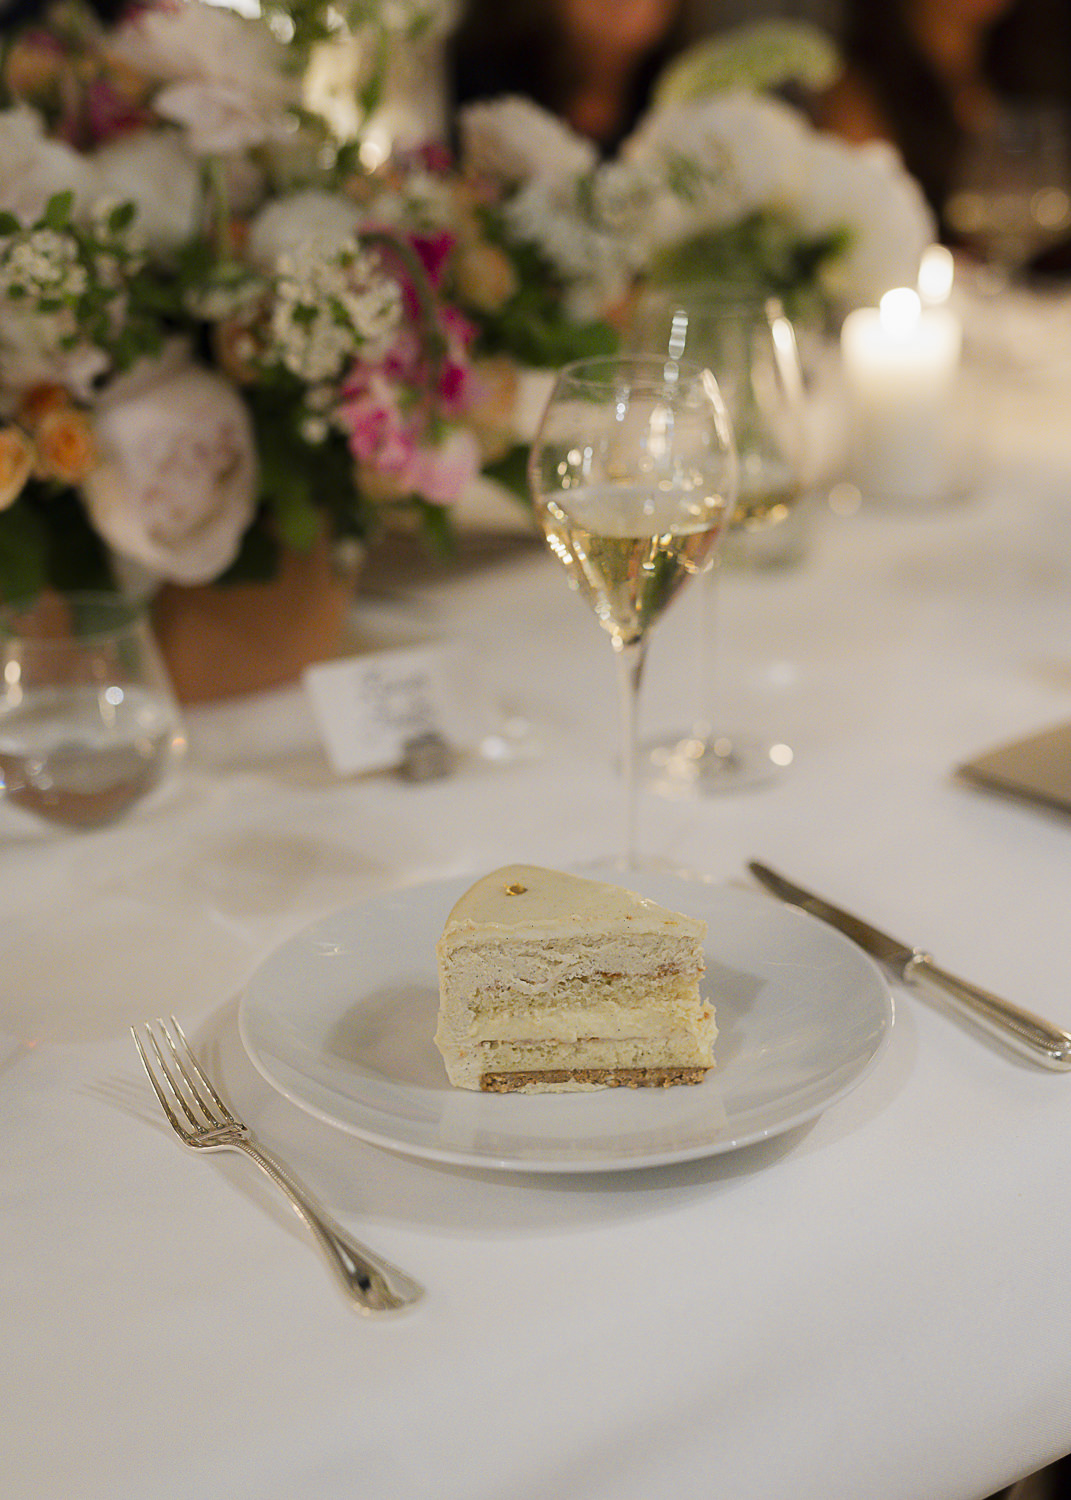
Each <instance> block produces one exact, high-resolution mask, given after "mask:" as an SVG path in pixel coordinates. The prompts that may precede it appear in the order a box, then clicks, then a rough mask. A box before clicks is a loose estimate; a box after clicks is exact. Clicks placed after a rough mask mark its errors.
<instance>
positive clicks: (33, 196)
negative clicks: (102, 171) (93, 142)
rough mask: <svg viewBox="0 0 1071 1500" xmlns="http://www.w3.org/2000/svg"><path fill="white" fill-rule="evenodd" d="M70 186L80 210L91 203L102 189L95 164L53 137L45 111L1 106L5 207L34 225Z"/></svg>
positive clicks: (0, 200) (1, 199) (0, 173)
mask: <svg viewBox="0 0 1071 1500" xmlns="http://www.w3.org/2000/svg"><path fill="white" fill-rule="evenodd" d="M68 191H70V192H73V194H74V201H75V209H76V211H80V212H81V211H84V210H85V209H87V208H88V207H89V205H90V204H91V203H92V202H93V200H94V198H96V197H97V196H98V194H99V192H100V186H99V183H98V181H97V176H96V172H95V170H94V168H93V164H92V163H91V162H90V161H88V160H87V159H86V158H85V157H84V156H80V155H79V154H78V152H77V151H72V150H71V149H70V147H69V146H64V145H63V144H62V143H61V142H59V141H51V140H48V139H47V138H46V136H45V134H44V122H43V120H42V119H41V116H40V115H39V114H38V113H37V111H36V110H33V109H31V108H30V107H29V106H28V105H18V106H16V107H15V108H14V109H5V110H0V210H3V211H5V212H7V213H11V214H14V215H15V217H16V218H17V219H18V220H19V222H20V223H22V224H27V225H28V224H33V223H35V222H36V221H37V220H38V219H39V218H40V217H41V215H42V213H43V212H44V210H45V205H46V204H47V203H48V200H49V199H50V198H51V197H53V196H54V195H55V194H56V193H64V192H68Z"/></svg>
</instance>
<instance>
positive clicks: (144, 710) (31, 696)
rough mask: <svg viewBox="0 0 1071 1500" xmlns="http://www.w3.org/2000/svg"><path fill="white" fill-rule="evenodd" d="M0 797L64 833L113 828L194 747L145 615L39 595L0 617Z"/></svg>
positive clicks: (107, 603)
mask: <svg viewBox="0 0 1071 1500" xmlns="http://www.w3.org/2000/svg"><path fill="white" fill-rule="evenodd" d="M0 676H2V680H0V791H2V792H3V795H4V797H5V798H6V799H7V800H8V802H10V803H11V804H12V805H13V806H15V807H20V808H23V809H25V810H26V811H27V812H30V813H33V814H36V815H37V816H38V817H39V818H43V819H45V820H46V821H48V822H50V823H56V824H60V825H62V826H63V827H65V828H99V827H103V826H104V825H106V824H108V823H113V822H115V821H117V820H118V819H119V818H121V817H123V816H124V814H125V813H127V812H129V810H130V809H131V808H132V807H134V806H135V805H136V804H137V803H139V802H141V801H142V800H143V799H144V798H145V797H147V796H148V795H149V794H150V793H151V792H152V791H154V790H155V789H156V788H157V787H158V786H159V785H160V784H161V783H162V782H163V780H164V778H165V776H166V775H167V772H168V770H169V768H170V767H171V766H172V764H173V763H174V761H175V759H176V757H177V756H178V755H179V754H180V753H181V751H182V749H183V748H184V745H185V740H184V735H183V730H182V722H181V717H180V715H179V710H178V706H177V704H176V702H175V697H174V694H173V692H172V689H171V685H170V683H169V681H168V678H167V672H166V670H165V668H164V665H163V662H162V660H161V658H160V654H159V651H158V649H157V646H156V643H155V641H154V639H153V636H152V632H151V630H150V627H149V622H148V618H147V615H146V612H145V609H144V606H142V605H140V604H137V603H135V602H132V601H130V600H127V599H124V598H122V597H121V596H119V595H117V594H91V593H80V594H79V593H73V594H42V595H40V596H39V597H38V598H36V599H34V600H32V601H29V602H26V603H22V604H8V605H4V606H2V607H0Z"/></svg>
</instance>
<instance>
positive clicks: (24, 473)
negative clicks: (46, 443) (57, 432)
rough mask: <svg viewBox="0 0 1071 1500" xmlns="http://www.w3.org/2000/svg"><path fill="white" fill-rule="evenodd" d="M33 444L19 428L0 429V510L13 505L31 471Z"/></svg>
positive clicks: (12, 426)
mask: <svg viewBox="0 0 1071 1500" xmlns="http://www.w3.org/2000/svg"><path fill="white" fill-rule="evenodd" d="M33 459H34V449H33V443H32V442H31V441H30V439H29V438H28V437H27V436H26V434H25V433H24V432H23V430H22V428H21V427H16V426H15V425H14V424H12V425H10V426H8V427H0V510H6V509H7V507H8V506H9V505H13V504H14V503H15V501H16V500H17V499H18V498H19V495H20V494H21V493H22V487H23V485H24V484H25V483H26V481H27V479H29V477H30V474H31V473H32V471H33Z"/></svg>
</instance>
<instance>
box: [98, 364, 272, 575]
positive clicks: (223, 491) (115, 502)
mask: <svg viewBox="0 0 1071 1500" xmlns="http://www.w3.org/2000/svg"><path fill="white" fill-rule="evenodd" d="M95 423H96V435H97V440H98V443H99V445H100V452H101V462H100V463H99V465H98V466H97V468H96V469H94V470H93V471H92V473H91V474H90V475H89V477H88V478H87V480H86V481H85V484H84V486H83V493H84V496H85V501H86V506H87V508H88V510H89V514H90V518H91V520H92V522H93V524H94V526H95V527H96V529H97V531H98V532H99V533H100V535H101V536H102V537H103V538H104V540H105V541H106V542H108V544H109V545H110V546H111V547H113V548H114V550H115V551H116V552H117V553H119V554H120V556H122V557H126V558H132V559H134V560H135V561H137V562H139V563H142V564H143V565H144V566H146V567H148V568H149V569H150V570H152V571H153V572H154V573H155V574H156V575H157V576H159V577H162V578H167V579H171V580H173V581H174V582H177V583H185V584H200V583H207V582H209V581H210V580H212V579H214V578H216V577H218V576H219V574H220V573H222V572H223V571H224V570H225V569H226V568H227V567H228V566H229V565H230V563H231V562H233V561H234V558H235V557H236V556H237V553H238V548H239V545H240V542H241V538H242V535H243V533H244V532H245V530H246V528H247V527H248V525H249V524H250V522H251V521H252V519H253V514H254V511H255V509H256V455H255V449H254V440H253V430H252V424H251V422H250V419H249V413H248V411H247V409H246V407H245V405H244V403H243V402H242V401H241V399H240V398H239V396H238V395H237V393H236V392H235V390H234V389H233V388H232V387H231V386H230V385H228V384H227V382H226V381H225V380H223V379H221V378H220V377H219V376H218V375H215V374H213V373H211V372H210V371H208V370H205V369H202V368H200V367H199V366H197V365H193V364H189V363H181V362H180V363H178V364H177V366H176V363H175V356H174V353H173V352H172V353H171V354H170V355H169V356H168V357H167V358H165V359H164V360H163V361H161V362H159V363H158V364H155V365H143V366H142V367H141V368H140V369H139V370H137V371H136V372H132V373H131V375H130V376H127V377H124V378H123V379H121V380H119V381H117V382H116V383H115V385H114V386H113V387H112V389H111V390H110V391H109V392H108V394H107V395H106V396H105V398H104V399H103V400H102V401H101V403H100V405H99V407H98V408H97V411H96V416H95Z"/></svg>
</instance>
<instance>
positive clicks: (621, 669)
mask: <svg viewBox="0 0 1071 1500" xmlns="http://www.w3.org/2000/svg"><path fill="white" fill-rule="evenodd" d="M614 653H615V655H616V656H617V684H618V694H619V697H620V702H621V781H622V791H623V795H624V830H623V837H622V845H621V856H620V866H621V869H623V870H634V869H635V868H636V810H637V784H636V731H637V724H638V719H639V713H638V709H639V699H640V681H641V679H642V677H643V663H644V660H645V658H646V655H647V641H646V639H645V638H643V637H641V638H640V639H639V640H636V641H623V640H621V639H619V638H618V637H616V636H615V637H614Z"/></svg>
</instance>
